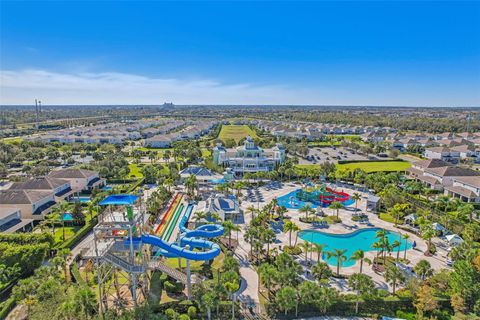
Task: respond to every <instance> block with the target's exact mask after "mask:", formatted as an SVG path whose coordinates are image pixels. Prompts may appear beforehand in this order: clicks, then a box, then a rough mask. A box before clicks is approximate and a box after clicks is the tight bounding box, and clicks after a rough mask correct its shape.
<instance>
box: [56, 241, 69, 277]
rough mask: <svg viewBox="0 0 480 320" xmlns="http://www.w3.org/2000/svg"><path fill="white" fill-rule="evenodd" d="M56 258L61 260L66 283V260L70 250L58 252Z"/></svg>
mask: <svg viewBox="0 0 480 320" xmlns="http://www.w3.org/2000/svg"><path fill="white" fill-rule="evenodd" d="M57 256H58V257H60V258H62V259H63V272H64V277H65V281H67V283H68V270H67V260H68V257H70V249H62V250H60V251H58V253H57Z"/></svg>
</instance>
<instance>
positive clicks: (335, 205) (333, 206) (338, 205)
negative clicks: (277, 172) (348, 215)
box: [328, 201, 343, 219]
mask: <svg viewBox="0 0 480 320" xmlns="http://www.w3.org/2000/svg"><path fill="white" fill-rule="evenodd" d="M328 208H329V209H332V210H336V211H337V219H338V213H339V211H340V209H342V208H343V204H342V203H341V202H338V201H334V202H333V203H332V204H331V205H330V206H329V207H328Z"/></svg>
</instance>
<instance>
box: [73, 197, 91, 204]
mask: <svg viewBox="0 0 480 320" xmlns="http://www.w3.org/2000/svg"><path fill="white" fill-rule="evenodd" d="M70 202H80V203H87V202H90V197H73V198H72V199H71V200H70Z"/></svg>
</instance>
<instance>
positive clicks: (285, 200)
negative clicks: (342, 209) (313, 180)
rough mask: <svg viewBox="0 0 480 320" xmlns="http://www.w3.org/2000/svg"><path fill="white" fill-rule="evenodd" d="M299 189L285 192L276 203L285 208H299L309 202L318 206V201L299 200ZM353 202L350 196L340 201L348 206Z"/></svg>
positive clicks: (312, 206) (313, 206) (312, 205)
mask: <svg viewBox="0 0 480 320" xmlns="http://www.w3.org/2000/svg"><path fill="white" fill-rule="evenodd" d="M299 191H300V189H298V190H294V191H292V192H290V193H287V194H285V195H283V196H281V197H278V198H277V201H278V205H279V206H284V207H285V208H287V209H300V208H302V207H304V206H305V205H307V204H309V205H310V207H311V208H316V207H318V206H319V204H318V203H313V202H309V201H301V200H299V199H297V196H296V195H297V192H299ZM354 203H355V200H353V199H352V198H349V199H348V200H347V201H344V202H342V204H343V205H344V206H350V205H352V204H354Z"/></svg>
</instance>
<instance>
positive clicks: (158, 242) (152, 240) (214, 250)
mask: <svg viewBox="0 0 480 320" xmlns="http://www.w3.org/2000/svg"><path fill="white" fill-rule="evenodd" d="M141 239H142V242H143V243H146V244H150V245H152V246H156V247H159V248H160V249H161V250H162V255H163V256H165V257H168V258H174V257H180V258H185V259H189V260H194V261H205V260H212V259H213V258H215V257H216V256H218V255H219V254H220V246H219V245H218V244H216V243H215V242H211V241H208V240H202V239H193V238H182V239H181V240H180V246H179V245H177V244H175V243H168V242H165V241H164V240H162V239H161V238H159V237H157V236H154V235H142V238H141ZM187 245H188V246H190V248H189V249H187V248H186V246H187ZM193 249H207V250H205V251H192V250H193Z"/></svg>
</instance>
